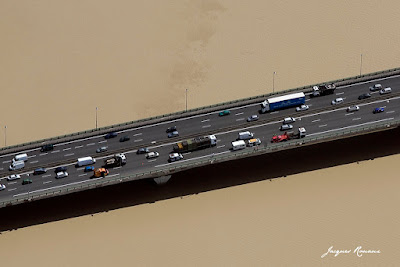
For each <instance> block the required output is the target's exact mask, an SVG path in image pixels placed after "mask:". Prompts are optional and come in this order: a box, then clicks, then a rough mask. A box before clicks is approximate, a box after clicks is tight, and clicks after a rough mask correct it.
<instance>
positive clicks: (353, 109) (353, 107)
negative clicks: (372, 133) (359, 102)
mask: <svg viewBox="0 0 400 267" xmlns="http://www.w3.org/2000/svg"><path fill="white" fill-rule="evenodd" d="M359 110H360V107H359V106H351V107H348V108H347V112H353V111H359Z"/></svg>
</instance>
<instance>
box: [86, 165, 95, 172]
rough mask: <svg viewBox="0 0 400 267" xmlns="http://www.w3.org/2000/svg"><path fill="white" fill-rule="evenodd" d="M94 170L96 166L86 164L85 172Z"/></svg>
mask: <svg viewBox="0 0 400 267" xmlns="http://www.w3.org/2000/svg"><path fill="white" fill-rule="evenodd" d="M92 171H94V166H86V167H85V169H84V172H92Z"/></svg>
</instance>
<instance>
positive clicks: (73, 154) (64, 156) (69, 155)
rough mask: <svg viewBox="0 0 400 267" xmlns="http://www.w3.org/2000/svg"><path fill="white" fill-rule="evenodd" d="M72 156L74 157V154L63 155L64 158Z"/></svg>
mask: <svg viewBox="0 0 400 267" xmlns="http://www.w3.org/2000/svg"><path fill="white" fill-rule="evenodd" d="M73 155H75V153H69V154H65V155H64V157H68V156H73Z"/></svg>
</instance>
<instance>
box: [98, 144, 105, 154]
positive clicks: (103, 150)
mask: <svg viewBox="0 0 400 267" xmlns="http://www.w3.org/2000/svg"><path fill="white" fill-rule="evenodd" d="M106 151H107V147H106V146H102V147H99V148H98V149H96V153H101V152H106Z"/></svg>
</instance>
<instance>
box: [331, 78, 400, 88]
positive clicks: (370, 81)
mask: <svg viewBox="0 0 400 267" xmlns="http://www.w3.org/2000/svg"><path fill="white" fill-rule="evenodd" d="M397 77H400V75H394V76H390V77H385V78H378V79H374V80H369V81H366V82H359V83H352V84H349V85H343V86H339V87H337V88H346V87H351V86H354V85H359V84H366V83H372V82H376V81H382V80H388V79H392V78H397Z"/></svg>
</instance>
